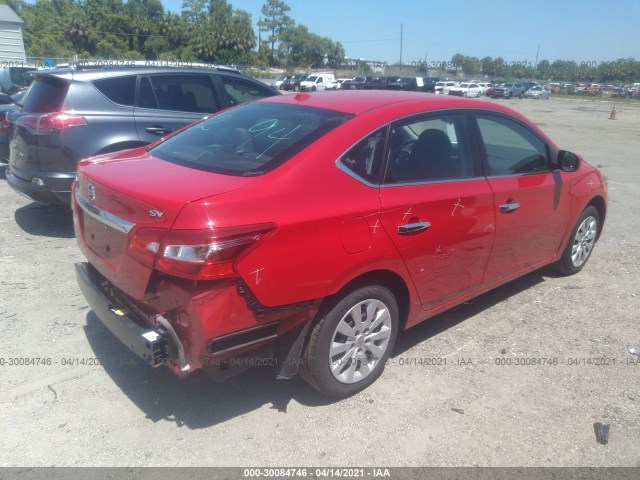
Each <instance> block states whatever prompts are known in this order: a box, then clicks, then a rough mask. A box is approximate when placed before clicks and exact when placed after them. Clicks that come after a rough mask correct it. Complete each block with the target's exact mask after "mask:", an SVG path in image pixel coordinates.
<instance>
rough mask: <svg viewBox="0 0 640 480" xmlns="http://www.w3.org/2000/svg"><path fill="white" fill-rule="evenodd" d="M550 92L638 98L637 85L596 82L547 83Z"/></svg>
mask: <svg viewBox="0 0 640 480" xmlns="http://www.w3.org/2000/svg"><path fill="white" fill-rule="evenodd" d="M549 89H550V90H551V93H555V94H563V95H584V96H591V97H609V98H635V99H640V87H638V86H637V85H601V84H598V83H568V82H560V83H558V82H552V83H549Z"/></svg>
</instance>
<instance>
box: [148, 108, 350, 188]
mask: <svg viewBox="0 0 640 480" xmlns="http://www.w3.org/2000/svg"><path fill="white" fill-rule="evenodd" d="M349 118H351V115H348V114H345V113H341V112H335V111H332V110H323V109H316V108H309V107H303V106H300V105H279V104H273V103H250V104H246V105H242V106H240V107H237V108H234V109H232V110H228V111H225V112H221V113H219V114H217V115H215V116H212V117H210V118H208V119H207V120H203V121H202V122H200V123H198V124H196V125H194V126H193V127H191V128H188V129H187V130H185V131H183V132H182V133H179V134H178V135H175V136H174V137H171V138H169V139H168V140H166V141H165V142H162V143H160V144H158V145H157V146H155V147H154V148H153V149H152V150H151V151H152V153H153V155H154V156H156V157H158V158H160V159H162V160H166V161H168V162H172V163H176V164H178V165H184V166H187V167H191V168H197V169H199V170H205V171H210V172H216V173H223V174H229V175H236V176H249V175H251V176H254V175H262V174H263V173H266V172H268V171H271V170H273V169H274V168H276V167H277V166H278V165H281V164H282V163H284V162H286V161H287V160H288V159H289V158H291V157H293V156H294V155H295V154H297V153H298V152H300V151H301V150H302V149H303V148H305V147H306V146H308V145H310V144H311V143H312V142H314V141H315V140H317V139H318V138H320V137H321V136H322V135H324V134H326V133H327V132H329V131H330V130H332V129H334V128H335V127H337V126H338V125H340V124H342V123H344V122H345V121H347V120H348V119H349Z"/></svg>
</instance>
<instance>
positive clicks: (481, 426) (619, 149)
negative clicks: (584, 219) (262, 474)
mask: <svg viewBox="0 0 640 480" xmlns="http://www.w3.org/2000/svg"><path fill="white" fill-rule="evenodd" d="M490 101H494V100H490ZM495 101H496V102H500V103H506V104H508V105H510V106H512V107H514V108H516V109H517V110H519V111H521V112H522V113H524V114H525V115H526V116H528V117H529V118H531V119H532V120H534V121H535V122H537V123H538V124H539V125H540V126H541V127H542V128H543V129H544V130H545V131H546V132H547V133H548V134H549V135H550V136H551V137H552V138H553V139H554V140H556V142H557V143H558V144H559V145H561V146H562V147H563V148H566V149H568V150H572V151H575V152H579V153H582V154H583V155H585V157H586V158H587V160H588V161H589V162H590V163H592V164H593V165H597V166H599V167H601V169H602V171H603V172H604V174H605V175H606V176H608V178H609V191H610V204H609V214H608V217H607V220H606V225H605V231H604V235H603V236H602V238H601V240H600V242H599V243H598V244H597V246H596V248H595V250H594V254H593V256H592V258H591V260H590V261H589V264H588V265H587V266H586V267H585V269H584V270H583V272H581V273H580V274H578V275H576V276H573V277H558V276H556V275H555V274H553V273H552V272H551V271H548V270H543V271H540V272H535V273H533V274H530V275H527V276H526V277H523V278H521V279H519V280H517V281H515V282H513V283H511V284H509V285H506V286H504V287H502V288H499V289H497V290H495V291H493V292H490V293H488V294H485V295H483V296H481V297H479V298H477V299H476V300H475V301H473V302H471V303H469V304H465V305H461V306H460V307H458V308H455V309H454V310H451V311H450V312H448V313H445V314H443V315H440V316H438V317H436V318H434V319H432V320H430V321H428V322H425V323H423V324H421V325H419V326H418V327H415V328H414V329H412V330H410V331H408V332H405V333H404V334H401V335H400V337H399V340H398V345H397V348H396V350H395V352H394V355H393V357H392V359H391V362H390V364H389V365H388V367H387V369H386V370H385V373H384V374H383V376H382V378H381V379H380V380H378V381H377V382H376V383H375V384H374V385H373V386H372V387H371V388H369V389H367V390H365V391H364V392H362V393H360V394H359V395H356V396H354V397H352V398H350V399H348V400H344V401H339V402H327V401H326V400H324V399H322V398H320V397H318V395H317V394H316V393H315V391H313V390H311V389H310V388H309V387H307V386H306V385H305V384H304V383H303V382H302V381H301V380H299V379H297V380H293V381H277V380H274V379H272V378H271V376H270V375H268V372H265V371H264V369H260V368H256V369H254V370H251V371H247V372H245V373H243V374H241V375H239V376H237V377H234V378H232V379H229V380H227V381H224V382H214V381H212V380H211V379H210V378H209V377H207V376H206V375H194V376H192V377H190V378H188V379H186V380H184V381H179V380H177V379H175V378H174V377H173V376H172V374H170V373H169V372H167V371H164V370H160V369H158V370H153V369H151V368H148V367H147V366H146V365H145V364H143V363H142V362H140V361H138V360H136V359H135V358H134V357H133V356H132V355H130V354H129V352H128V350H127V349H126V347H124V346H122V345H121V344H120V343H119V342H118V341H117V340H116V339H115V338H114V337H112V336H111V334H110V333H109V332H108V331H107V330H106V329H105V328H104V327H103V326H102V325H101V323H100V321H99V320H98V319H97V317H96V316H95V315H94V314H93V313H92V312H91V311H90V310H89V308H88V307H87V306H86V303H85V301H84V298H83V297H82V295H81V294H80V292H79V289H78V288H77V286H76V282H75V278H74V275H73V263H74V262H77V261H81V260H82V256H81V255H80V253H79V250H78V249H77V247H76V243H75V239H74V238H73V227H72V220H71V214H70V212H69V211H67V210H65V209H63V208H57V207H55V208H54V207H48V206H41V205H38V204H35V203H31V202H30V201H28V200H27V199H25V198H22V197H20V196H18V195H17V194H16V193H15V192H13V191H11V189H10V188H9V187H8V186H7V184H6V181H5V180H4V175H3V174H1V173H0V175H1V178H2V179H0V244H1V245H2V247H1V248H2V256H0V293H1V295H0V337H1V338H2V339H3V341H2V345H3V346H2V352H1V354H0V357H1V359H0V363H1V364H2V365H0V373H1V377H0V402H2V408H1V409H0V425H2V445H3V447H2V449H0V466H50V465H55V466H170V465H175V466H248V465H252V466H296V465H298V466H311V465H313V466H373V465H376V466H380V465H385V466H452V465H457V466H475V465H479V466H545V467H546V466H640V381H639V379H640V357H637V356H634V355H631V354H629V353H628V349H629V348H630V347H640V328H639V326H638V325H639V320H640V253H639V252H640V249H639V248H638V237H637V235H638V232H640V215H639V214H638V212H637V210H636V208H637V206H638V205H640V105H638V104H620V105H618V108H617V120H615V121H614V120H609V119H608V117H609V114H610V113H611V108H612V104H611V103H609V102H604V101H596V100H579V99H572V100H569V99H559V98H552V99H551V100H549V101H536V100H517V99H514V100H495ZM523 248H526V246H523ZM25 357H26V358H34V357H40V358H41V359H43V360H44V359H50V360H46V362H47V363H50V364H46V363H45V364H42V363H41V364H40V365H23V366H20V365H18V366H16V365H11V364H10V363H11V361H12V360H11V359H18V358H25ZM421 358H425V359H432V358H433V359H440V360H438V361H437V362H436V363H439V364H438V365H428V364H427V363H429V361H428V360H426V361H423V362H422V363H423V365H420V364H418V361H417V360H416V359H421ZM542 358H546V359H548V360H547V362H548V363H552V364H550V365H549V364H547V365H531V364H527V363H530V360H531V359H542ZM554 359H555V360H554ZM602 359H605V360H604V361H603V360H602ZM98 363H99V364H98ZM516 363H524V365H521V364H516ZM534 363H537V362H535V360H534ZM553 363H557V364H555V365H554V364H553ZM601 363H604V365H602V364H601ZM595 422H602V423H606V424H610V437H609V443H608V444H607V445H602V444H598V443H597V442H596V438H595V434H594V426H593V425H594V423H595Z"/></svg>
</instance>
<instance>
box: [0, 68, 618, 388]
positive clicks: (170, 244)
mask: <svg viewBox="0 0 640 480" xmlns="http://www.w3.org/2000/svg"><path fill="white" fill-rule="evenodd" d="M301 81H303V80H301ZM344 83H346V82H342V84H343V85H344ZM365 83H366V78H365ZM371 83H373V81H372V82H371ZM387 83H388V84H389V83H391V84H404V83H403V82H398V81H397V80H396V81H393V82H387ZM416 83H417V81H416ZM469 83H474V82H469ZM283 84H284V81H283ZM423 84H424V81H423ZM423 86H424V85H423ZM434 86H435V82H434ZM466 88H467V92H469V88H471V87H470V86H467V87H466ZM474 88H475V87H474ZM355 90H359V91H345V92H336V93H335V94H332V95H307V94H297V95H278V92H277V91H276V90H274V89H272V88H270V87H268V86H266V85H264V84H262V83H261V82H258V81H255V80H253V79H250V78H247V77H244V76H242V75H241V74H239V73H238V72H234V71H231V70H229V69H219V70H212V71H205V72H203V71H202V70H200V69H175V68H172V69H159V68H118V69H91V70H83V69H76V68H62V69H53V70H50V71H48V72H38V73H37V74H36V75H35V80H34V82H33V84H32V86H31V87H30V89H29V91H28V92H27V93H26V94H25V96H24V98H23V99H22V102H20V103H19V104H16V105H17V108H16V109H15V110H13V111H11V112H10V114H9V135H10V158H9V160H10V162H9V171H8V172H7V180H8V182H9V184H10V185H11V186H12V187H13V188H14V189H16V190H18V191H19V192H21V193H24V194H26V195H29V196H30V197H31V198H33V199H35V200H38V201H41V202H45V203H69V202H70V204H71V207H72V209H73V225H74V231H75V235H76V238H77V242H78V246H79V248H80V250H81V252H82V253H83V255H84V256H85V258H86V261H85V262H81V263H78V264H76V266H75V273H76V278H77V281H78V284H79V287H80V290H81V291H82V293H83V295H84V296H85V298H86V300H87V303H88V304H89V305H90V307H91V308H92V309H93V311H94V313H95V314H96V316H97V317H98V318H99V319H100V320H101V321H102V322H103V323H104V325H105V327H106V328H107V329H108V330H110V331H111V332H112V333H113V335H115V336H116V337H117V338H118V339H119V340H120V341H122V343H123V344H124V345H126V346H127V347H128V348H129V349H131V350H132V351H133V352H134V353H135V354H137V355H138V356H139V357H140V358H141V359H142V360H143V361H144V362H146V363H147V364H148V365H150V366H152V367H160V366H164V367H167V368H169V369H170V370H172V371H173V372H174V373H175V374H176V375H178V376H180V377H184V376H187V375H190V374H191V373H193V372H195V371H198V370H201V369H203V368H209V369H220V370H222V369H224V368H227V367H228V366H229V364H230V362H231V360H234V361H235V364H238V362H241V363H242V364H245V365H251V364H257V365H270V366H273V367H274V368H273V370H274V373H275V374H276V375H277V376H278V378H292V377H293V376H294V375H296V374H298V373H299V374H301V376H302V377H303V378H304V379H305V380H306V381H307V382H308V383H309V384H310V385H311V386H312V387H314V388H316V389H317V390H318V391H319V392H321V393H322V394H324V395H327V396H330V397H347V396H350V395H353V394H355V393H357V392H359V391H361V390H362V389H364V388H366V387H367V386H369V385H370V384H372V383H373V382H374V381H375V380H376V379H377V378H378V377H380V375H381V374H382V372H383V370H384V367H385V364H386V363H387V359H388V358H389V355H390V354H391V353H392V351H393V348H394V344H395V341H396V338H397V336H398V333H399V332H400V331H402V330H406V329H408V328H410V327H412V326H414V325H417V324H418V323H421V322H423V321H424V320H426V319H428V318H431V317H433V316H434V315H436V314H438V313H440V312H442V311H444V310H446V309H448V308H451V307H453V306H455V305H459V304H461V303H463V302H466V301H468V300H469V299H471V298H474V297H475V296H477V295H480V294H481V293H484V292H486V291H488V290H490V289H492V288H495V287H497V286H500V285H502V284H504V283H506V282H507V281H510V280H512V279H515V278H518V277H520V276H522V275H525V274H526V273H528V272H531V271H532V270H534V269H537V268H540V267H542V266H545V265H554V266H555V268H556V269H557V270H558V271H559V272H560V273H562V274H565V275H571V274H575V273H578V272H579V271H580V270H581V269H582V268H583V267H584V266H585V264H586V263H587V261H588V259H589V257H590V255H591V253H592V251H593V249H594V246H595V244H596V241H597V240H598V238H599V236H600V234H601V232H602V226H603V223H604V220H605V216H606V212H607V190H606V185H605V181H604V179H603V176H602V175H601V173H600V171H599V170H598V169H596V168H594V167H592V166H590V165H589V164H587V163H586V162H585V161H584V160H583V159H582V157H580V156H578V155H576V154H574V153H571V152H568V151H566V150H562V149H561V148H560V147H559V146H557V145H556V144H555V143H554V142H553V141H552V140H551V139H550V138H549V137H548V136H547V135H546V134H545V133H543V132H542V131H541V130H540V129H539V128H538V127H537V126H536V125H534V124H533V123H532V122H530V121H529V120H527V119H526V118H524V117H523V116H522V115H520V114H519V113H517V112H515V111H513V110H511V109H509V108H507V107H504V106H502V105H499V104H497V103H488V102H480V101H477V100H463V99H460V98H453V96H448V97H446V98H442V97H440V98H439V97H435V96H431V95H424V94H420V93H416V92H406V91H399V90H402V88H396V89H395V90H397V91H393V90H394V89H393V88H391V89H387V88H385V89H384V90H383V91H380V92H372V91H367V89H359V88H356V89H355ZM473 91H475V90H473ZM220 110H222V111H220ZM327 185H330V186H331V188H325V187H326V186H327ZM522 245H527V248H522ZM236 359H241V360H236ZM258 359H259V361H258ZM231 365H233V363H231Z"/></svg>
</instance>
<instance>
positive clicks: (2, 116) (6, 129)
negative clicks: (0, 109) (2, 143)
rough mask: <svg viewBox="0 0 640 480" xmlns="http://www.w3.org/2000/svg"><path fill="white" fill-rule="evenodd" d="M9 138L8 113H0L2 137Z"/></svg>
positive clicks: (0, 132) (0, 134)
mask: <svg viewBox="0 0 640 480" xmlns="http://www.w3.org/2000/svg"><path fill="white" fill-rule="evenodd" d="M8 136H9V120H7V114H6V113H0V137H8Z"/></svg>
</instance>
